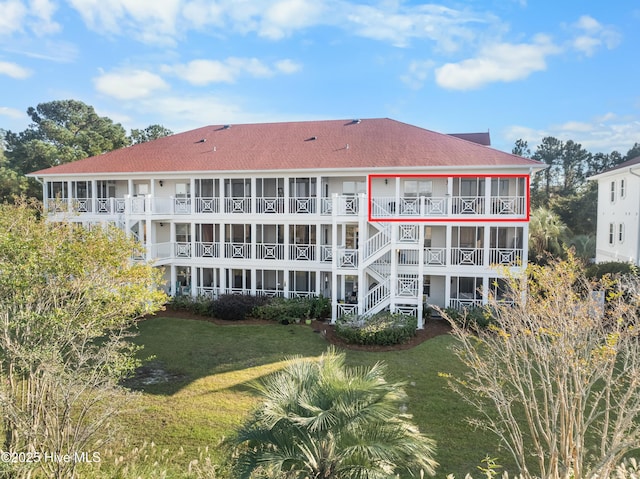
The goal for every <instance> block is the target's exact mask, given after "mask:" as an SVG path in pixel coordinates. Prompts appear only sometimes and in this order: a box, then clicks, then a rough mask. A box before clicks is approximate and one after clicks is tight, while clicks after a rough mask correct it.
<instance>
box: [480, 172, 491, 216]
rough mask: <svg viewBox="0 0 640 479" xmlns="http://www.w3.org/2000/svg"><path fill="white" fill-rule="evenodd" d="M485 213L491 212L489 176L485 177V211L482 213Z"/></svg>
mask: <svg viewBox="0 0 640 479" xmlns="http://www.w3.org/2000/svg"><path fill="white" fill-rule="evenodd" d="M481 214H484V215H489V214H491V177H490V176H487V177H485V179H484V211H483V212H482V213H481Z"/></svg>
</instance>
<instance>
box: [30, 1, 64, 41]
mask: <svg viewBox="0 0 640 479" xmlns="http://www.w3.org/2000/svg"><path fill="white" fill-rule="evenodd" d="M56 9H57V6H56V5H55V4H54V3H53V2H52V1H51V0H30V12H31V15H32V17H33V18H32V19H31V20H30V24H31V30H32V31H33V33H35V34H36V35H37V36H39V37H41V36H45V35H50V34H52V33H57V32H59V31H60V30H61V27H60V24H58V23H57V22H55V21H53V14H54V13H55V11H56Z"/></svg>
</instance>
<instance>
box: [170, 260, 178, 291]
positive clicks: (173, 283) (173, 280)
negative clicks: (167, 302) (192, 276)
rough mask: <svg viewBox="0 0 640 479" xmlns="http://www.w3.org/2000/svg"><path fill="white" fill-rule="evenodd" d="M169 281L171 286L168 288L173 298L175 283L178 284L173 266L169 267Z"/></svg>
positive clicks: (174, 266)
mask: <svg viewBox="0 0 640 479" xmlns="http://www.w3.org/2000/svg"><path fill="white" fill-rule="evenodd" d="M170 281H171V285H170V288H169V290H170V294H171V296H175V295H176V293H177V291H176V283H177V282H178V275H177V272H176V265H175V264H172V265H171V279H170Z"/></svg>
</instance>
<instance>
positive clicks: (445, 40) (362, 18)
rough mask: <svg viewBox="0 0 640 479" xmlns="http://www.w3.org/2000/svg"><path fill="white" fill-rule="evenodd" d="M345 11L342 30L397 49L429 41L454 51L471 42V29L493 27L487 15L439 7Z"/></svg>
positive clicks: (394, 5) (355, 7)
mask: <svg viewBox="0 0 640 479" xmlns="http://www.w3.org/2000/svg"><path fill="white" fill-rule="evenodd" d="M348 5H349V7H348V8H345V10H346V18H348V22H346V23H345V24H344V25H343V27H344V28H345V30H348V31H352V30H353V32H354V33H355V34H356V35H359V36H363V37H366V38H373V39H375V40H380V41H388V42H391V43H392V44H393V45H395V46H398V47H405V46H407V45H408V44H409V43H410V41H411V40H412V39H415V38H423V39H429V40H432V41H434V42H435V43H436V45H437V47H438V48H439V49H441V50H443V51H455V50H457V49H458V48H459V47H460V44H461V43H466V42H469V41H472V40H473V39H474V38H475V36H476V34H475V32H474V28H473V26H474V25H477V24H490V23H494V22H495V21H496V19H495V18H494V17H493V16H491V15H489V14H479V13H475V12H471V11H467V10H455V9H452V8H447V7H444V6H440V5H433V4H427V5H417V6H403V5H402V4H401V3H399V2H387V3H385V4H380V5H377V6H370V5H351V4H348Z"/></svg>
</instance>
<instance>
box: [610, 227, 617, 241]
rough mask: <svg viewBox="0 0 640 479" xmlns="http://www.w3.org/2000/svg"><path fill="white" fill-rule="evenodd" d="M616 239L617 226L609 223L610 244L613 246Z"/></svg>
mask: <svg viewBox="0 0 640 479" xmlns="http://www.w3.org/2000/svg"><path fill="white" fill-rule="evenodd" d="M615 239H616V226H615V225H614V224H613V223H609V244H613V243H614V242H615Z"/></svg>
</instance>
